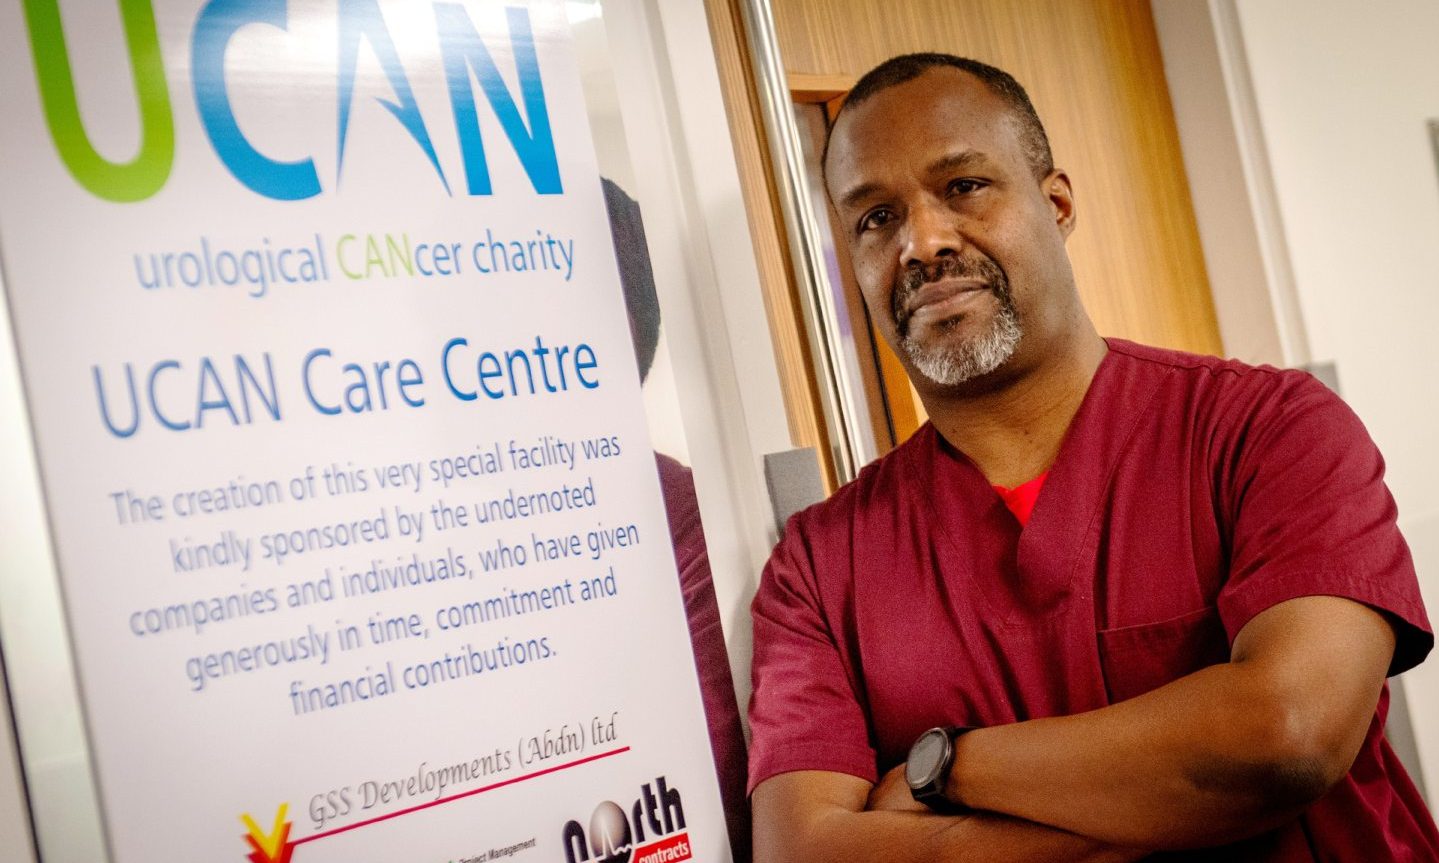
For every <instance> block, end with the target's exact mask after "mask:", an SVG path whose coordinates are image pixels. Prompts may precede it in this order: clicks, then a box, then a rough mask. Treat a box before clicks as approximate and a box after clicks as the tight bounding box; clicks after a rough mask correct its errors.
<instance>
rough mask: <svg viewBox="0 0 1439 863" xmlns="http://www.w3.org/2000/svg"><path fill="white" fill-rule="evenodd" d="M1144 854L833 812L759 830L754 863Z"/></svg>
mask: <svg viewBox="0 0 1439 863" xmlns="http://www.w3.org/2000/svg"><path fill="white" fill-rule="evenodd" d="M1143 856H1144V852H1141V851H1136V850H1129V849H1118V848H1112V847H1108V846H1105V845H1103V844H1101V843H1099V842H1096V841H1095V840H1092V839H1087V838H1085V837H1083V836H1076V835H1074V834H1073V833H1066V832H1064V831H1061V830H1056V829H1053V828H1050V827H1045V826H1043V825H1040V824H1033V823H1030V822H1026V821H1022V820H1019V819H1017V818H1009V817H1006V816H1002V815H992V814H987V813H986V814H974V815H968V816H942V815H926V814H920V813H913V812H849V811H845V810H842V809H838V808H836V809H834V810H833V811H831V812H827V813H824V814H822V815H819V816H816V817H815V818H814V819H813V820H812V821H811V822H810V823H808V824H803V825H802V824H788V825H785V824H780V825H776V827H775V828H774V829H773V830H765V829H757V830H756V833H755V860H756V863H850V861H853V863H872V861H874V860H884V861H887V863H970V861H973V863H1050V861H1053V863H1061V861H1063V863H1069V861H1075V863H1129V861H1132V860H1138V859H1140V858H1141V857H1143Z"/></svg>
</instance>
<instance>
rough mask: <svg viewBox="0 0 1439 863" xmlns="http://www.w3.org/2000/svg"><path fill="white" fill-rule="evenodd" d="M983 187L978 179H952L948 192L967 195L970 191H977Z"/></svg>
mask: <svg viewBox="0 0 1439 863" xmlns="http://www.w3.org/2000/svg"><path fill="white" fill-rule="evenodd" d="M982 188H984V184H983V183H981V182H980V181H979V180H967V179H966V180H954V181H952V182H950V184H949V191H950V194H954V195H968V194H969V193H970V192H977V191H979V190H980V189H982Z"/></svg>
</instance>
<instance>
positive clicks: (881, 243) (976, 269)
mask: <svg viewBox="0 0 1439 863" xmlns="http://www.w3.org/2000/svg"><path fill="white" fill-rule="evenodd" d="M826 179H827V182H828V186H829V192H830V196H831V199H832V200H833V201H834V205H835V209H836V211H837V213H838V215H839V222H840V225H841V226H842V228H843V230H844V232H845V235H846V238H847V240H848V244H849V250H850V255H851V257H852V259H853V262H854V271H855V275H856V277H857V278H858V279H859V283H860V289H861V291H862V292H863V294H864V299H865V304H866V305H867V306H868V307H869V312H870V317H871V318H872V319H873V320H874V322H875V325H876V327H877V328H878V329H879V331H880V333H881V335H883V336H884V338H885V339H886V341H888V342H889V343H890V345H891V346H892V347H894V348H895V350H896V351H897V352H898V353H899V355H900V357H901V358H902V359H903V360H904V362H905V364H906V365H907V366H908V367H909V369H910V373H911V377H913V378H914V379H915V382H916V385H917V386H919V387H920V389H921V390H922V391H923V390H925V389H929V388H931V385H939V386H941V387H952V386H956V385H959V384H964V383H967V382H968V381H971V380H974V379H976V378H982V377H984V376H986V375H989V374H991V373H993V372H995V371H997V370H999V369H1001V368H1004V367H1006V366H1007V365H1009V364H1011V363H1012V360H1013V358H1015V357H1016V355H1018V354H1022V353H1023V352H1024V351H1026V350H1030V349H1032V350H1033V351H1038V352H1042V351H1043V348H1044V345H1045V344H1046V343H1047V342H1048V341H1049V340H1050V339H1052V338H1053V337H1054V336H1055V334H1056V333H1058V332H1060V331H1061V330H1062V329H1063V327H1064V322H1065V321H1067V320H1069V319H1071V318H1072V315H1073V313H1074V309H1075V307H1076V305H1075V303H1074V302H1073V301H1072V298H1073V277H1072V275H1071V273H1070V269H1069V259H1068V256H1067V255H1066V253H1065V250H1064V240H1065V238H1066V237H1067V236H1068V234H1069V231H1070V230H1071V228H1072V224H1073V222H1072V220H1073V207H1072V200H1071V199H1070V197H1069V183H1068V179H1067V178H1066V177H1065V176H1064V175H1063V174H1061V173H1058V172H1054V173H1051V174H1050V175H1048V176H1047V177H1044V178H1039V177H1037V176H1036V174H1035V169H1034V166H1033V165H1031V164H1030V162H1029V160H1028V159H1027V158H1026V155H1025V150H1024V147H1023V143H1022V137H1021V134H1020V126H1019V123H1018V121H1017V120H1015V118H1014V117H1013V115H1012V114H1011V112H1010V110H1009V108H1008V105H1007V104H1006V103H1005V102H1004V101H1003V100H1002V99H1001V98H1000V97H999V96H997V95H995V94H994V93H993V92H991V91H990V90H989V88H988V87H987V86H986V85H985V84H984V83H983V82H981V81H980V80H979V79H977V78H975V77H973V76H971V75H969V74H967V73H965V72H962V71H960V70H958V69H949V68H937V69H931V70H928V71H926V72H925V73H923V74H921V75H920V76H919V77H917V78H915V79H913V80H910V81H907V82H905V83H903V84H899V85H896V86H894V87H890V88H888V89H886V90H882V91H880V92H879V93H877V94H875V95H874V96H872V97H870V98H869V99H868V100H867V101H865V102H863V103H861V104H859V105H856V106H854V107H852V108H849V109H847V110H846V111H845V112H844V114H843V115H841V117H840V120H839V123H838V125H837V126H836V128H835V130H834V136H833V139H832V140H831V142H830V150H829V159H828V162H827V165H826Z"/></svg>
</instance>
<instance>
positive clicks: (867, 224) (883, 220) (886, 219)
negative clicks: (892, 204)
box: [859, 210, 894, 234]
mask: <svg viewBox="0 0 1439 863" xmlns="http://www.w3.org/2000/svg"><path fill="white" fill-rule="evenodd" d="M893 218H894V214H893V213H891V212H890V211H889V210H870V211H869V212H868V213H865V214H864V216H863V218H861V219H860V220H859V232H860V233H861V234H862V233H864V232H865V231H873V230H874V229H876V228H882V227H884V226H885V225H887V224H889V223H890V220H891V219H893Z"/></svg>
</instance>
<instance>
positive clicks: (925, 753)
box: [904, 725, 974, 813]
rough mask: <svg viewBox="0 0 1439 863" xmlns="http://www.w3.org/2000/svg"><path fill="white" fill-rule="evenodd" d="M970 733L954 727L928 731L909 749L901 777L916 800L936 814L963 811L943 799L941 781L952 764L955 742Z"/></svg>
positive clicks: (946, 776) (963, 728)
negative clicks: (902, 776)
mask: <svg viewBox="0 0 1439 863" xmlns="http://www.w3.org/2000/svg"><path fill="white" fill-rule="evenodd" d="M973 730H974V729H973V728H965V727H961V726H957V725H950V726H946V727H944V728H931V729H929V730H928V731H926V732H924V733H923V734H921V735H919V738H918V739H916V740H915V741H914V745H913V746H911V747H910V748H909V760H908V761H906V762H905V765H904V778H905V781H907V782H908V783H909V792H910V793H911V794H913V795H914V799H915V800H918V801H919V802H920V803H923V804H924V805H925V806H928V807H929V808H930V809H933V810H934V811H936V812H950V813H952V812H956V811H961V810H962V809H963V807H962V806H959V805H958V804H956V803H952V802H950V801H949V800H946V799H945V796H944V782H945V780H946V779H947V778H948V777H949V768H950V767H951V766H952V765H953V764H954V741H956V740H958V739H959V737H960V735H962V734H965V733H967V732H970V731H973Z"/></svg>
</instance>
